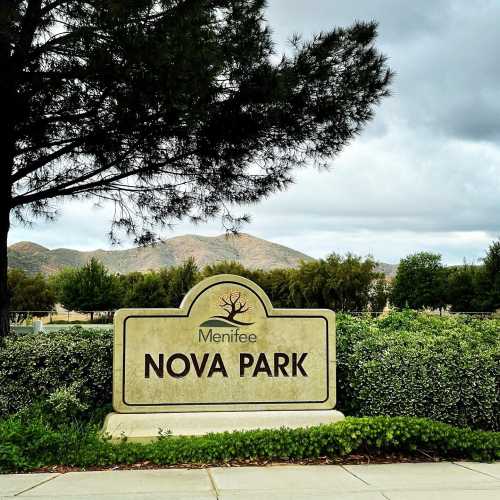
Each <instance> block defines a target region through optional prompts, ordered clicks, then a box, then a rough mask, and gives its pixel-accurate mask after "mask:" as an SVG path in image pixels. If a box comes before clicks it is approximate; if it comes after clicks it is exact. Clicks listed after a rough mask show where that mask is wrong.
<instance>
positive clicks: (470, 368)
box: [337, 311, 500, 430]
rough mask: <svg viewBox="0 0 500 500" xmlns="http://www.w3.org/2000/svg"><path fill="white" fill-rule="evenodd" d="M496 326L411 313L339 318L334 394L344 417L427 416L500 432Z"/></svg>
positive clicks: (499, 358)
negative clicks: (336, 380) (373, 317)
mask: <svg viewBox="0 0 500 500" xmlns="http://www.w3.org/2000/svg"><path fill="white" fill-rule="evenodd" d="M499 331H500V321H497V320H478V319H471V318H468V317H465V318H463V317H455V316H454V317H443V318H440V317H437V316H431V315H425V314H417V313H415V312H411V311H408V312H402V313H392V314H390V315H389V316H387V317H384V318H378V319H370V318H368V317H365V318H356V319H354V318H352V317H349V316H340V317H338V324H337V368H338V369H337V379H338V388H337V395H338V398H339V407H340V408H341V409H343V410H344V411H345V413H346V414H348V415H408V416H420V417H429V418H432V419H434V420H439V421H443V422H447V423H450V424H454V425H459V426H471V427H475V428H483V429H492V430H500V397H499V387H500V336H499V334H498V332H499Z"/></svg>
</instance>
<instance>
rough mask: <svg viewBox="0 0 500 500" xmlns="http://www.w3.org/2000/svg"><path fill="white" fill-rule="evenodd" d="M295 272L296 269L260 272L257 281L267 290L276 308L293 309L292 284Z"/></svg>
mask: <svg viewBox="0 0 500 500" xmlns="http://www.w3.org/2000/svg"><path fill="white" fill-rule="evenodd" d="M295 272H296V270H295V269H271V270H269V271H259V272H257V273H256V274H257V276H256V279H255V281H256V283H258V284H259V285H260V286H261V287H262V288H263V289H264V290H265V292H266V293H267V295H268V296H269V298H270V300H271V302H272V304H273V306H274V307H293V305H294V304H293V300H292V296H291V284H292V281H293V276H294V274H295Z"/></svg>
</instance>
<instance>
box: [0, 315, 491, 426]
mask: <svg viewBox="0 0 500 500" xmlns="http://www.w3.org/2000/svg"><path fill="white" fill-rule="evenodd" d="M337 346H338V347H337V397H338V405H337V406H338V408H339V409H340V410H341V411H343V412H344V413H345V414H346V415H352V416H364V415H390V416H397V415H405V416H417V417H428V418H432V419H433V420H439V421H442V422H446V423H450V424H453V425H458V426H471V427H473V428H480V429H485V430H500V400H499V398H500V321H498V320H477V319H472V318H468V317H443V318H440V317H438V316H429V315H425V314H422V313H416V312H412V311H404V312H400V313H392V314H390V315H388V316H386V317H383V318H377V319H371V318H369V317H361V318H353V317H351V316H344V315H339V316H338V320H337ZM111 365H112V335H111V333H110V332H106V331H97V330H83V329H81V328H73V329H71V330H66V331H64V332H56V333H47V334H42V335H40V334H38V335H33V334H28V335H24V336H20V337H18V338H14V337H12V338H10V339H8V341H7V347H6V348H5V349H0V416H1V415H2V414H4V415H5V414H11V413H13V412H16V411H18V410H19V409H21V408H23V407H26V406H28V405H30V404H31V403H33V402H34V401H36V400H37V399H42V400H44V401H45V400H46V399H47V398H49V397H51V394H52V393H53V392H54V391H56V390H59V391H61V392H59V393H58V395H57V397H56V396H52V397H51V398H52V399H51V401H53V402H54V404H55V402H56V401H59V400H58V398H60V397H63V396H64V395H66V396H67V398H68V400H67V401H65V403H64V404H68V408H67V411H68V413H69V417H68V418H70V419H71V418H73V417H74V416H75V415H76V414H77V413H78V411H82V412H85V411H86V410H84V409H83V408H80V410H77V408H74V406H73V409H71V404H73V405H76V406H78V404H79V403H77V402H76V401H73V403H71V396H70V395H69V394H68V393H67V392H66V391H70V389H69V388H70V387H72V384H73V383H75V382H77V383H79V384H80V385H79V386H78V390H77V391H76V393H75V395H76V396H77V398H78V401H79V402H80V403H81V404H82V405H87V406H88V407H89V409H92V408H97V407H101V406H102V405H103V404H109V402H111V377H112V366H111ZM20 387H22V390H19V388H20ZM66 396H65V397H66ZM57 408H61V410H62V408H63V405H62V402H61V403H60V404H58V405H56V406H54V407H53V408H52V409H50V408H49V409H48V410H47V411H48V412H54V411H57ZM61 416H62V415H61Z"/></svg>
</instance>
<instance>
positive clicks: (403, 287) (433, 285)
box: [391, 252, 446, 309]
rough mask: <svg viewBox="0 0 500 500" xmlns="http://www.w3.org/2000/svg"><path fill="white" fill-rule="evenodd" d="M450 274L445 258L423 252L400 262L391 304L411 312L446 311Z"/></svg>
mask: <svg viewBox="0 0 500 500" xmlns="http://www.w3.org/2000/svg"><path fill="white" fill-rule="evenodd" d="M445 288H446V271H445V269H444V267H443V264H442V263H441V255H439V254H433V253H429V252H420V253H416V254H413V255H410V256H408V257H406V258H405V259H402V260H401V262H400V263H399V266H398V270H397V273H396V277H395V278H394V286H393V288H392V294H391V302H392V304H393V305H395V306H396V307H401V308H404V307H409V308H411V309H423V308H426V307H430V308H432V309H436V308H442V307H443V306H445V305H446V298H445V297H446V290H445Z"/></svg>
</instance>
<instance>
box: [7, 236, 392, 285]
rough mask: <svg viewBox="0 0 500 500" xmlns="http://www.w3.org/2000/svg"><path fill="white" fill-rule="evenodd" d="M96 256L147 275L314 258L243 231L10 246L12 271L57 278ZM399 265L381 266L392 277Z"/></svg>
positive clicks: (292, 264)
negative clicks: (131, 242) (84, 245)
mask: <svg viewBox="0 0 500 500" xmlns="http://www.w3.org/2000/svg"><path fill="white" fill-rule="evenodd" d="M92 257H95V258H97V259H99V260H100V261H101V262H102V263H103V264H104V265H105V266H106V267H107V268H108V269H109V270H110V271H111V272H113V273H121V274H125V273H129V272H133V271H139V272H146V271H149V270H158V269H160V268H162V267H170V266H174V265H179V264H181V263H182V262H184V261H185V260H186V259H188V258H189V257H193V258H194V260H195V262H196V264H197V265H198V266H199V267H200V268H202V267H205V266H206V265H209V264H215V263H217V262H222V261H229V260H230V261H236V262H239V263H240V264H242V265H243V266H245V267H246V268H249V269H264V270H269V269H275V268H283V267H284V268H296V267H298V266H299V265H300V262H301V261H306V262H310V261H313V260H314V259H313V258H312V257H310V256H309V255H306V254H304V253H302V252H299V251H297V250H294V249H292V248H289V247H286V246H284V245H280V244H278V243H273V242H270V241H267V240H264V239H262V238H257V237H255V236H252V235H249V234H245V233H241V234H239V235H237V236H235V235H225V234H223V235H219V236H198V235H193V234H187V235H183V236H174V237H172V238H167V239H165V240H163V241H161V242H159V243H157V244H156V245H154V246H148V247H135V248H129V249H116V250H103V249H97V250H91V251H80V250H73V249H71V248H55V249H49V248H46V247H44V246H42V245H39V244H38V243H33V242H30V241H20V242H17V243H13V244H12V245H10V246H9V247H8V258H9V268H20V269H23V270H24V271H26V272H27V273H29V274H36V273H42V274H44V275H46V276H48V275H51V274H54V273H56V272H58V271H60V270H61V269H63V268H65V267H79V266H82V265H84V264H85V263H86V262H88V260H90V259H91V258H92ZM395 267H396V266H393V265H391V264H383V263H381V264H380V266H379V269H380V270H381V271H383V272H385V273H386V274H388V275H392V274H393V273H394V269H395Z"/></svg>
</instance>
